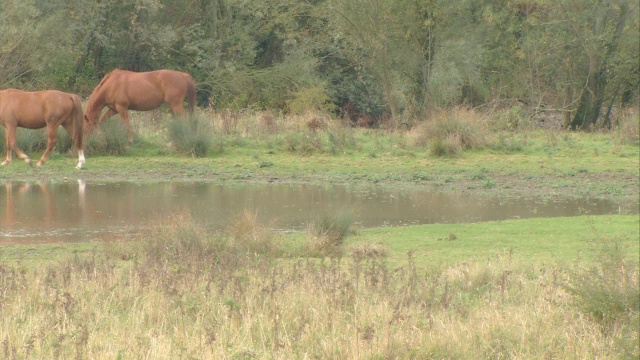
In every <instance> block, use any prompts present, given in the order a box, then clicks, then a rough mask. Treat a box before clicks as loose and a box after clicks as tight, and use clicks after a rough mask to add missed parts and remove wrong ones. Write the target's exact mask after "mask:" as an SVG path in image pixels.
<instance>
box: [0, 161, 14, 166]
mask: <svg viewBox="0 0 640 360" xmlns="http://www.w3.org/2000/svg"><path fill="white" fill-rule="evenodd" d="M10 162H11V161H7V160H5V161H3V162H2V164H0V166H5V165H9V163H10Z"/></svg>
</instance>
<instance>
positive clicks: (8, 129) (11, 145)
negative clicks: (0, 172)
mask: <svg viewBox="0 0 640 360" xmlns="http://www.w3.org/2000/svg"><path fill="white" fill-rule="evenodd" d="M5 145H6V148H7V158H6V160H5V161H3V162H2V164H0V165H2V166H4V165H7V164H9V163H10V162H11V150H13V151H15V153H16V156H17V157H18V158H19V159H22V160H24V162H26V163H27V164H28V165H31V159H29V156H27V154H25V153H24V152H22V150H20V149H19V148H18V146H17V145H16V127H15V126H5Z"/></svg>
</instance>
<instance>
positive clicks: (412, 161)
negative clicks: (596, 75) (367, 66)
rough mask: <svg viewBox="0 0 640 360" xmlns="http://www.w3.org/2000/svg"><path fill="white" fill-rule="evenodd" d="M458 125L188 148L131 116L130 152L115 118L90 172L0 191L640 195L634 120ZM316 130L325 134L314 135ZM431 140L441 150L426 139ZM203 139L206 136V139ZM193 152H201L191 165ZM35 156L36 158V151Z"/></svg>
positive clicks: (285, 128)
mask: <svg viewBox="0 0 640 360" xmlns="http://www.w3.org/2000/svg"><path fill="white" fill-rule="evenodd" d="M454 114H455V115H457V117H455V118H453V119H451V118H450V115H447V116H448V117H444V118H443V119H440V120H438V116H434V118H435V119H432V121H430V122H425V124H431V123H434V124H438V123H448V122H456V121H457V122H459V125H458V128H454V129H445V130H441V129H437V128H436V129H433V128H429V127H427V126H419V125H418V126H415V127H414V128H413V129H411V130H399V129H394V128H392V127H390V128H388V129H360V128H352V127H349V126H345V125H344V124H343V123H341V122H340V121H337V120H331V119H328V118H323V117H318V116H312V115H309V116H300V117H274V116H272V115H270V114H269V113H266V114H263V113H257V114H249V115H242V114H239V115H238V114H236V115H233V116H232V115H229V114H227V113H224V112H222V113H217V114H209V113H200V114H199V115H198V116H197V121H198V123H200V124H202V125H200V127H201V128H202V129H200V128H198V129H197V134H195V135H193V134H192V137H191V138H189V137H188V136H185V135H184V134H183V135H181V136H172V135H171V134H170V133H169V132H168V131H167V129H171V128H172V126H173V127H175V123H174V122H172V120H171V119H170V118H169V117H168V116H166V115H165V116H163V115H162V114H160V113H159V114H155V115H153V114H149V113H137V114H136V113H134V114H133V117H134V119H133V120H132V123H133V124H134V125H135V128H136V140H135V141H134V143H133V145H132V146H127V145H126V141H122V139H123V137H126V136H125V135H124V131H123V130H122V129H120V128H118V127H119V126H120V124H119V121H117V117H116V118H113V119H112V120H113V121H111V122H110V123H109V124H108V125H109V126H107V127H105V128H104V133H103V135H101V136H95V134H94V135H93V136H92V137H90V138H88V139H87V141H86V143H87V145H86V146H85V147H86V148H87V149H86V152H87V156H88V158H87V164H86V169H84V170H82V171H76V169H74V167H73V166H72V165H73V164H74V161H73V160H72V157H73V156H75V155H68V154H67V153H66V150H65V151H63V153H57V154H56V153H54V154H53V155H52V157H51V160H50V161H49V162H47V164H46V165H45V166H44V167H42V168H39V169H36V168H33V169H31V168H29V167H28V166H27V165H25V164H24V163H23V162H21V161H19V160H14V163H12V164H11V165H10V166H6V167H3V168H2V169H1V171H0V180H3V179H4V180H24V181H32V180H34V179H39V180H48V181H62V180H63V179H64V178H65V177H66V178H69V179H74V178H84V179H88V180H89V179H96V180H100V181H119V180H133V181H158V180H180V181H214V182H239V181H243V182H246V181H256V182H267V181H268V182H274V181H281V182H318V183H349V184H350V183H375V184H379V185H381V186H384V185H390V186H394V187H397V186H433V187H437V188H441V189H443V190H453V191H480V192H501V193H508V194H511V193H513V194H530V195H531V194H536V195H551V196H554V195H560V196H583V197H584V196H586V197H632V198H637V197H638V196H639V194H640V189H639V187H638V179H639V178H640V171H639V170H638V168H639V163H640V161H639V159H640V151H639V149H640V148H639V147H638V143H639V142H638V138H637V133H638V125H637V122H638V121H637V116H636V115H637V114H635V113H634V114H632V115H630V116H629V117H627V118H625V120H624V122H621V124H622V125H620V126H619V127H617V128H615V129H614V130H610V131H606V132H594V133H576V132H567V131H564V130H558V129H556V128H553V129H543V128H538V127H524V125H523V126H521V127H522V128H516V129H512V128H511V127H509V126H508V124H510V123H509V122H508V121H507V120H508V119H507V120H505V119H504V116H501V115H500V114H498V115H494V116H493V117H490V118H488V117H486V116H481V115H478V114H476V113H474V112H471V111H462V110H458V111H457V112H454ZM440 117H442V116H440ZM187 122H188V121H185V120H182V121H179V122H178V123H179V124H186V123H187ZM316 123H320V124H322V125H314V126H311V125H310V124H316ZM625 124H631V125H625ZM178 126H180V125H178ZM634 126H635V128H634ZM433 127H435V126H433ZM0 130H1V129H0ZM23 132H25V133H26V132H27V130H23ZM61 133H64V131H61ZM438 133H442V134H441V135H440V136H441V138H442V139H444V140H439V138H436V139H429V138H427V139H425V138H426V137H427V134H438ZM104 134H106V136H105V135H104ZM200 134H206V135H207V136H206V137H205V138H204V139H203V138H202V136H201V135H200ZM634 134H636V135H635V136H634ZM63 135H64V134H63ZM429 136H435V135H429ZM105 138H107V139H109V138H111V139H112V140H105ZM185 138H188V139H190V140H185ZM468 138H471V140H466V139H468ZM2 139H3V137H0V142H1V141H2ZM113 139H116V140H113ZM447 139H449V140H447ZM451 139H453V140H451ZM28 141H29V140H25V142H28ZM199 141H202V142H204V143H205V144H204V145H202V144H200V142H199ZM447 141H448V143H447ZM34 142H35V143H36V144H38V142H37V141H34V140H31V143H34ZM60 142H61V143H67V144H68V140H67V141H65V140H64V139H63V140H61V141H60ZM441 142H444V143H446V144H448V145H442V144H441ZM177 143H186V144H183V145H180V146H178V145H176V144H177ZM449 143H450V144H449ZM40 144H41V142H40ZM198 144H200V145H198ZM434 144H436V145H434ZM438 144H440V145H438ZM23 147H24V148H26V146H23ZM185 148H186V149H185ZM196 148H198V149H200V148H203V149H205V150H201V152H202V154H200V153H198V156H196V150H194V149H196ZM62 149H66V147H64V146H63V147H62ZM443 149H444V150H443ZM446 149H449V150H446ZM34 151H35V152H33V153H30V155H31V157H32V158H36V157H37V156H38V155H39V152H38V149H37V147H36V149H35V150H34ZM113 154H116V155H113Z"/></svg>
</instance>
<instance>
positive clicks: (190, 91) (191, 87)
mask: <svg viewBox="0 0 640 360" xmlns="http://www.w3.org/2000/svg"><path fill="white" fill-rule="evenodd" d="M184 78H185V79H186V80H187V98H188V99H189V113H191V114H193V110H194V109H195V107H196V85H195V83H194V82H193V78H192V77H191V75H189V74H187V73H184Z"/></svg>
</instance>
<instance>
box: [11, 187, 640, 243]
mask: <svg viewBox="0 0 640 360" xmlns="http://www.w3.org/2000/svg"><path fill="white" fill-rule="evenodd" d="M245 209H248V210H251V211H254V212H256V213H257V214H258V217H259V218H260V220H261V221H263V222H265V223H271V224H273V225H272V226H273V227H274V228H275V229H278V230H283V231H295V230H302V229H304V228H305V227H306V224H308V223H309V222H311V221H313V219H315V218H317V217H318V216H320V215H324V214H333V213H340V212H345V211H350V212H352V213H353V219H354V222H355V224H356V225H357V226H359V227H373V226H398V225H408V224H430V223H463V222H479V221H491V220H501V219H513V218H529V217H558V216H576V215H582V214H618V213H634V214H635V213H638V202H637V201H635V202H634V201H631V202H628V203H614V202H611V201H608V200H593V199H558V200H553V199H542V198H534V197H532V198H507V197H500V196H481V195H477V194H468V193H443V192H437V191H433V190H431V189H423V190H397V191H394V190H389V189H380V188H377V187H371V188H349V187H345V186H334V185H331V186H313V185H288V184H278V185H219V184H207V183H184V182H183V183H181V182H177V183H174V182H165V183H152V184H135V183H129V182H123V183H109V184H101V183H91V182H89V183H85V182H83V181H78V182H68V183H59V184H46V183H16V182H14V183H5V184H0V245H8V244H16V243H42V242H65V241H92V240H102V239H109V238H112V237H118V236H131V235H132V234H136V233H138V232H140V231H142V230H143V229H144V228H146V227H148V226H149V223H150V221H151V220H155V219H162V218H165V217H167V216H168V215H169V214H171V213H175V212H189V213H191V214H192V216H193V218H194V219H195V220H196V221H198V222H199V223H201V224H204V225H205V226H207V227H209V228H211V229H223V228H224V226H225V225H227V224H228V223H229V222H230V220H231V219H232V218H233V217H235V216H237V215H238V214H240V213H242V212H243V211H244V210H245Z"/></svg>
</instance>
